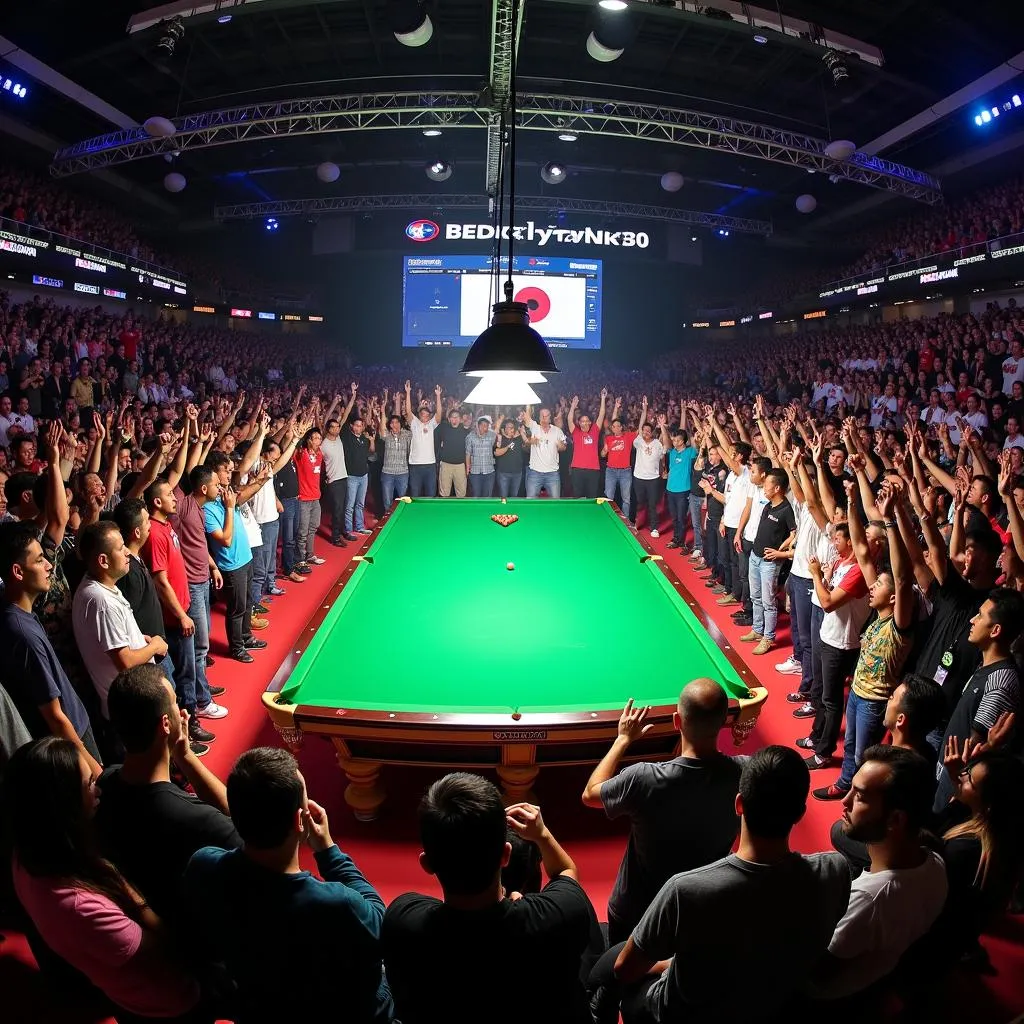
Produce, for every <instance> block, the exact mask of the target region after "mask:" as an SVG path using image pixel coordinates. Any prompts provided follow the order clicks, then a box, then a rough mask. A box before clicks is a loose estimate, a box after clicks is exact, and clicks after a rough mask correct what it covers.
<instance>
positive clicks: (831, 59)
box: [821, 50, 850, 85]
mask: <svg viewBox="0 0 1024 1024" xmlns="http://www.w3.org/2000/svg"><path fill="white" fill-rule="evenodd" d="M821 60H822V63H823V64H824V65H825V67H827V68H828V69H829V71H830V72H831V73H832V84H833V85H841V84H842V83H843V82H845V81H846V79H848V78H849V77H850V72H849V71H848V70H847V67H846V64H845V63H844V62H843V58H842V57H841V56H840V55H839V54H838V53H836V51H835V50H826V51H825V54H824V56H823V57H822V58H821Z"/></svg>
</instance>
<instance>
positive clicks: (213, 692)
mask: <svg viewBox="0 0 1024 1024" xmlns="http://www.w3.org/2000/svg"><path fill="white" fill-rule="evenodd" d="M227 692H228V689H227V687H226V686H211V687H210V696H211V697H223V696H224V694H225V693H227Z"/></svg>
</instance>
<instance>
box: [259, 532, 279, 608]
mask: <svg viewBox="0 0 1024 1024" xmlns="http://www.w3.org/2000/svg"><path fill="white" fill-rule="evenodd" d="M260 532H261V533H262V534H263V543H262V544H261V545H260V546H259V547H258V548H253V549H252V603H253V604H259V603H260V598H261V597H263V595H264V594H269V593H270V591H271V590H273V589H274V576H275V575H276V573H275V570H276V568H277V535H278V534H279V533H280V532H281V520H280V519H275V520H274V521H273V522H272V523H260Z"/></svg>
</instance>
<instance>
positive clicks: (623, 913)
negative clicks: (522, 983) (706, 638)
mask: <svg viewBox="0 0 1024 1024" xmlns="http://www.w3.org/2000/svg"><path fill="white" fill-rule="evenodd" d="M649 710H650V709H649V708H635V707H634V706H633V702H632V701H630V702H629V703H628V704H627V705H626V708H625V710H624V711H623V713H622V717H621V718H620V719H619V730H618V736H617V737H616V739H615V742H614V743H613V744H612V747H611V749H610V750H609V751H608V753H607V754H606V755H605V756H604V759H603V760H602V761H601V762H600V764H598V766H597V767H596V768H595V769H594V771H593V773H592V774H591V776H590V779H589V781H588V782H587V785H586V788H585V789H584V791H583V803H584V804H586V806H588V807H601V808H603V809H604V811H605V813H606V814H607V815H608V817H609V818H618V817H623V816H625V817H628V818H629V823H630V829H629V841H628V843H627V845H626V852H625V855H624V856H623V858H622V863H621V864H620V865H619V873H618V876H617V877H616V879H615V886H614V888H613V889H612V894H611V897H610V898H609V900H608V941H609V942H611V943H612V944H614V943H616V942H622V941H624V940H625V939H626V938H628V937H629V935H630V933H631V932H632V931H633V929H634V928H635V927H636V925H637V923H638V922H639V920H640V918H641V917H643V915H644V911H645V910H646V909H647V908H648V907H649V906H650V905H651V901H652V900H653V899H654V897H655V896H657V894H658V892H659V890H660V889H661V887H662V886H663V885H664V884H665V883H666V882H667V881H668V880H669V879H670V878H671V877H672V876H673V875H675V874H678V873H679V872H680V871H689V870H690V869H691V868H699V867H701V866H703V865H704V864H710V863H711V862H712V861H715V860H718V859H720V858H721V857H724V856H725V855H726V854H727V853H728V852H729V850H730V849H731V848H732V844H733V842H735V840H736V835H737V833H738V832H739V827H740V823H739V818H737V816H736V806H735V805H736V793H737V792H738V790H739V784H740V770H741V768H742V762H743V760H744V759H743V758H739V757H728V756H726V755H725V754H721V753H719V752H718V736H719V733H720V731H721V729H722V726H724V725H725V718H726V714H727V713H728V710H729V701H728V698H727V697H726V695H725V691H724V690H723V689H722V687H721V686H719V685H718V683H716V682H715V681H714V680H713V679H694V680H692V681H691V682H689V683H687V684H686V686H684V687H683V690H682V692H681V693H680V695H679V707H678V709H677V710H676V712H675V714H674V715H673V716H672V717H673V724H674V725H675V727H676V729H678V730H679V735H680V746H679V756H678V757H676V758H674V759H673V760H671V761H640V762H638V763H637V764H634V765H630V766H629V767H628V768H626V769H624V770H623V771H621V772H618V768H619V765H620V764H621V762H622V759H623V757H625V755H626V752H627V751H628V749H629V746H630V744H631V743H633V742H634V741H635V740H638V739H640V738H641V737H642V736H643V734H644V732H645V731H646V730H647V729H648V728H649V726H646V725H645V724H644V723H645V721H646V719H647V714H648V712H649ZM616 772H618V774H616ZM695 821H699V822H700V823H701V825H700V828H694V827H693V823H694V822H695Z"/></svg>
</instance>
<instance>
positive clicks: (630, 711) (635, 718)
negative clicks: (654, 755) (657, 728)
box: [618, 697, 654, 743]
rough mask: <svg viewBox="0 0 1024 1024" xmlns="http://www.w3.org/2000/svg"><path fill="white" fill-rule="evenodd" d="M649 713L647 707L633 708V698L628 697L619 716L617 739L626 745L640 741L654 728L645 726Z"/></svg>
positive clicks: (649, 710)
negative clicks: (623, 741)
mask: <svg viewBox="0 0 1024 1024" xmlns="http://www.w3.org/2000/svg"><path fill="white" fill-rule="evenodd" d="M650 712H651V709H650V708H649V707H634V705H633V698H632V697H630V698H629V700H628V701H626V706H625V707H624V708H623V709H622V714H621V715H620V716H619V725H618V735H619V737H620V738H621V739H624V740H625V741H626V742H627V743H632V742H633V741H634V740H638V739H640V737H641V736H646V735H647V733H649V732H650V731H651V729H653V728H654V726H653V725H647V724H645V723H646V721H647V716H648V715H649V714H650Z"/></svg>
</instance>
